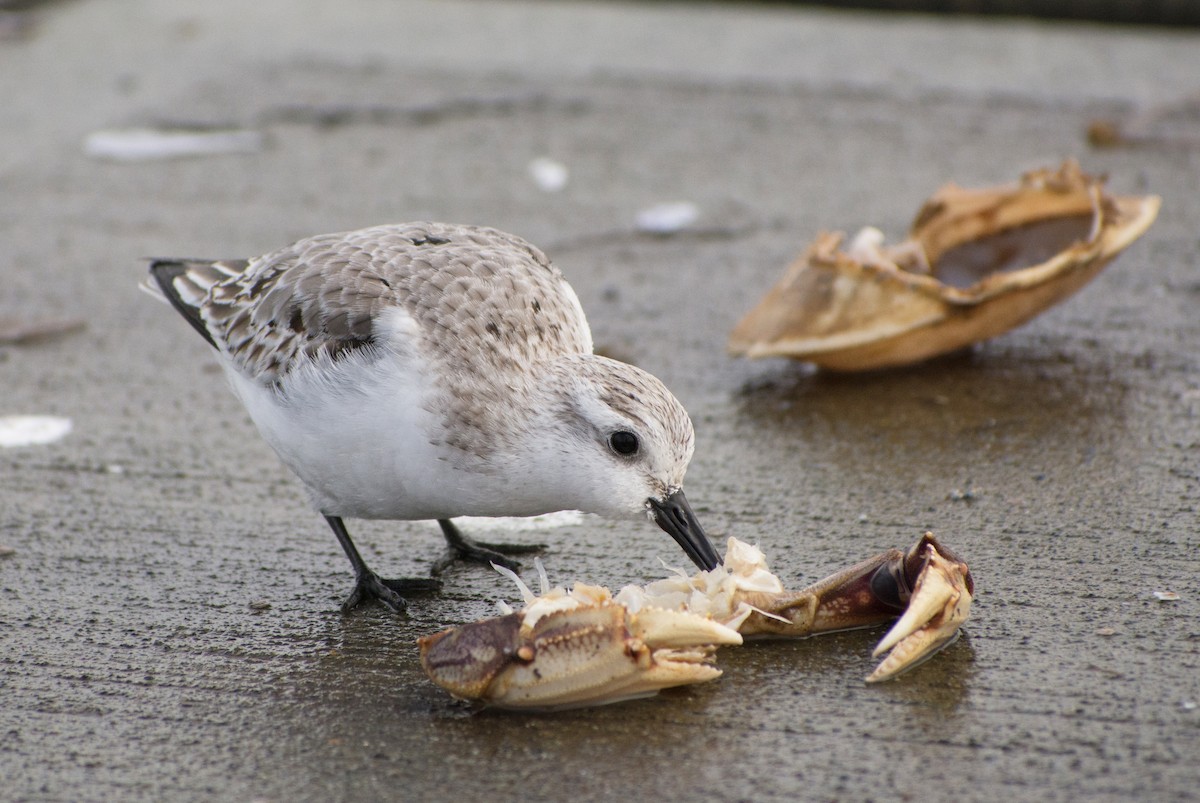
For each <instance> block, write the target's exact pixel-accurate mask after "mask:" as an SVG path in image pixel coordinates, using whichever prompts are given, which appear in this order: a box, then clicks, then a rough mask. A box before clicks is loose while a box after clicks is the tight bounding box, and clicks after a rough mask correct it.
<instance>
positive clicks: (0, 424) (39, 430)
mask: <svg viewBox="0 0 1200 803" xmlns="http://www.w3.org/2000/svg"><path fill="white" fill-rule="evenodd" d="M70 431H71V419H69V418H60V417H58V416H53V415H5V416H0V446H38V445H42V444H46V443H54V442H55V441H57V440H61V439H62V438H64V437H66V435H67V433H68V432H70Z"/></svg>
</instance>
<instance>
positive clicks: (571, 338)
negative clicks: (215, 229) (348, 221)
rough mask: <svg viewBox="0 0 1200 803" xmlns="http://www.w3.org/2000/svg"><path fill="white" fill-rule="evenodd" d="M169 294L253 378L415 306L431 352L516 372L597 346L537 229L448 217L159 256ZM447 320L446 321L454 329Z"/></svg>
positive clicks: (323, 351)
mask: <svg viewBox="0 0 1200 803" xmlns="http://www.w3.org/2000/svg"><path fill="white" fill-rule="evenodd" d="M151 272H152V274H153V275H154V277H155V279H156V280H157V282H158V285H159V288H160V289H161V290H162V291H163V294H164V295H165V296H166V297H167V299H168V300H169V301H170V302H171V303H172V305H174V306H175V307H176V309H178V310H179V311H180V312H181V313H183V314H184V316H185V317H186V318H187V319H188V321H189V322H190V323H192V325H193V326H194V327H195V328H196V329H197V330H198V331H200V332H201V334H204V335H205V337H206V338H208V340H209V342H210V343H213V345H215V346H216V347H217V348H218V349H219V350H220V351H222V352H223V353H225V354H226V355H227V356H228V357H229V358H230V359H231V360H232V361H233V363H234V364H235V365H236V366H237V368H238V369H239V370H240V371H241V372H242V373H243V374H244V375H245V376H247V377H248V378H252V379H254V380H256V381H258V382H261V383H262V384H264V385H271V384H276V383H278V382H279V381H280V380H281V379H282V378H283V377H284V376H286V375H287V374H288V372H289V371H291V370H292V369H294V368H295V367H296V366H297V365H298V364H300V362H301V361H302V360H303V358H308V359H314V358H318V357H325V358H329V359H332V360H336V359H338V358H339V357H341V356H343V355H344V354H346V353H347V352H352V351H356V350H359V349H361V348H363V347H367V346H371V345H375V344H381V342H382V341H384V340H386V338H388V337H389V336H394V335H395V334H396V330H395V327H394V326H393V327H392V328H391V329H389V328H388V321H386V320H385V318H386V316H385V315H384V313H385V312H388V311H389V310H393V309H395V310H401V311H403V312H404V313H405V314H406V315H407V316H408V317H409V318H410V319H411V320H412V321H413V322H414V323H415V324H416V327H414V328H413V331H415V332H416V333H419V334H417V337H418V339H419V342H417V343H407V344H404V346H405V348H408V349H411V348H413V347H414V346H415V348H416V349H417V350H418V351H419V353H421V354H422V356H423V357H424V358H425V359H429V360H432V361H434V362H438V361H442V362H449V363H453V364H455V365H456V367H457V368H459V369H460V370H466V371H467V372H472V371H475V370H478V369H482V368H484V367H485V366H487V367H489V368H490V369H491V370H497V369H498V370H499V371H500V372H502V373H503V372H504V371H505V370H506V369H514V368H517V367H519V366H520V365H524V364H528V363H530V362H535V361H537V360H539V359H545V358H549V357H554V356H558V355H564V354H578V353H590V352H591V350H592V342H591V335H590V333H589V331H588V328H587V323H586V321H585V319H584V316H583V312H582V310H581V309H580V307H579V303H578V300H577V299H576V298H575V294H574V292H573V291H571V289H570V287H569V286H568V285H567V284H566V282H565V280H564V279H563V277H562V274H561V273H560V272H559V271H558V269H557V268H555V267H554V266H553V265H552V264H551V263H550V261H549V259H547V258H546V256H545V254H543V253H542V252H541V251H540V250H539V249H537V248H536V247H534V246H533V245H531V244H529V243H528V242H526V241H525V240H523V239H521V238H519V237H515V236H513V235H510V234H506V233H504V232H501V231H497V230H495V229H490V228H481V227H472V226H462V225H451V224H442V223H409V224H398V225H390V226H376V227H373V228H368V229H361V230H358V231H351V232H343V233H337V234H325V235H318V236H316V237H309V238H305V239H303V240H299V241H297V242H296V243H294V244H292V245H290V246H288V247H286V248H282V249H280V250H278V251H274V252H272V253H270V254H266V255H265V256H262V257H258V258H256V259H251V260H246V261H240V260H239V261H215V262H199V261H192V260H158V261H156V262H155V263H154V264H153V265H152V266H151ZM443 330H444V331H443Z"/></svg>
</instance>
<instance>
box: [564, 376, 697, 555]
mask: <svg viewBox="0 0 1200 803" xmlns="http://www.w3.org/2000/svg"><path fill="white" fill-rule="evenodd" d="M569 362H570V363H571V365H570V366H569V368H568V367H567V366H563V368H564V369H565V370H557V371H553V372H552V374H553V376H552V377H551V378H550V381H549V384H548V385H547V386H546V387H547V392H548V394H549V396H550V397H551V399H552V402H551V404H550V405H549V407H548V408H547V409H548V411H549V415H550V416H551V424H550V426H551V428H552V429H553V430H554V433H555V435H554V438H553V439H552V440H553V441H555V442H556V443H557V447H556V448H557V449H558V450H559V453H558V455H557V456H556V460H555V462H557V463H558V464H559V465H560V466H562V471H564V472H569V473H570V474H571V475H573V476H571V477H561V478H560V479H561V480H562V481H563V482H564V484H565V485H566V486H568V487H569V488H570V489H571V492H572V493H573V494H574V495H575V496H576V497H577V499H576V500H575V501H576V502H577V506H578V507H579V509H580V510H584V511H586V512H589V513H599V514H601V515H605V516H609V517H614V518H628V517H639V516H649V518H650V519H651V520H653V521H654V522H655V523H657V524H658V526H660V527H661V528H662V529H663V530H665V531H666V532H667V533H668V534H670V536H671V537H672V538H674V539H675V540H676V541H677V542H678V543H679V545H680V546H681V547H683V550H684V552H686V553H687V555H688V557H690V558H691V559H692V561H693V562H695V563H696V565H697V566H699V567H700V568H702V569H712V568H714V567H715V566H716V565H717V564H718V563H719V562H720V560H719V558H718V556H717V552H716V550H715V549H714V548H713V546H712V543H711V542H710V541H709V539H708V536H707V535H705V533H704V529H703V528H702V527H701V526H700V523H699V522H698V521H697V520H696V517H695V515H694V514H693V513H692V509H691V507H690V506H689V504H688V501H687V497H685V496H684V495H683V476H684V473H685V472H686V471H687V467H688V463H689V462H690V461H691V459H692V449H693V446H694V442H695V433H694V431H693V429H692V421H691V419H690V418H689V417H688V414H687V411H686V410H684V409H683V405H682V404H680V403H679V400H678V399H676V398H675V396H674V395H672V394H671V392H670V391H669V390H667V388H666V386H665V385H663V383H662V382H660V381H659V380H658V379H657V378H655V377H654V376H652V375H650V374H648V373H647V372H645V371H643V370H641V369H640V368H637V367H635V366H632V365H628V364H626V363H622V362H618V361H616V360H611V359H608V358H606V357H600V356H595V355H579V356H576V357H572V358H570V360H569Z"/></svg>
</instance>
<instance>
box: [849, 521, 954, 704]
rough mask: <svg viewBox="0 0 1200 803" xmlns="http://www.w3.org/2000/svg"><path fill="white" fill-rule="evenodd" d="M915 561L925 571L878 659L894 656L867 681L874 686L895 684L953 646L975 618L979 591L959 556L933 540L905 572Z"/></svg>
mask: <svg viewBox="0 0 1200 803" xmlns="http://www.w3.org/2000/svg"><path fill="white" fill-rule="evenodd" d="M939 548H940V549H941V551H939ZM942 552H946V553H947V555H950V557H949V558H948V557H946V556H945V555H943V554H942ZM914 558H916V559H918V560H919V561H921V563H923V566H921V568H920V569H919V574H918V575H917V578H916V582H915V583H914V585H913V589H912V596H911V598H910V599H909V602H908V607H907V608H906V609H905V611H904V614H903V615H902V616H901V617H900V618H899V619H898V620H896V624H895V625H893V626H892V629H891V630H889V631H888V633H887V635H886V636H884V637H883V640H882V641H880V642H879V644H878V645H877V646H876V647H875V650H874V652H873V653H872V654H873V655H874V656H875V657H879V656H880V655H883V654H884V653H885V652H888V650H891V652H890V653H888V655H887V657H886V658H884V659H883V661H882V662H881V663H880V664H879V666H877V667H876V668H875V671H874V672H872V673H871V674H870V675H868V676H867V682H868V683H877V682H879V681H882V680H889V679H891V678H894V677H896V676H897V675H900V674H902V673H903V672H907V671H908V670H909V669H912V668H913V667H914V666H917V665H918V664H920V663H922V662H924V661H926V660H928V659H929V658H930V657H932V656H933V655H935V654H936V653H938V652H940V651H941V650H943V649H945V648H946V647H948V646H949V645H950V644H953V643H954V641H955V640H956V639H957V638H958V634H959V628H960V627H961V626H962V623H963V622H965V621H966V620H967V617H968V616H969V615H970V612H971V591H972V588H973V585H972V582H971V575H970V571H969V570H968V569H967V565H966V564H965V563H962V562H961V561H958V560H956V559H952V558H953V555H952V554H951V553H949V551H948V550H946V549H945V548H944V547H942V546H941V544H939V543H938V542H937V541H936V540H935V539H934V538H933V536H932V535H930V534H926V535H925V537H924V538H922V539H921V541H920V542H918V543H917V546H916V547H914V548H913V550H912V551H910V552H909V554H908V556H907V557H906V559H905V561H904V564H905V566H907V565H908V564H909V563H910V562H912V561H913V559H914ZM918 565H919V564H918Z"/></svg>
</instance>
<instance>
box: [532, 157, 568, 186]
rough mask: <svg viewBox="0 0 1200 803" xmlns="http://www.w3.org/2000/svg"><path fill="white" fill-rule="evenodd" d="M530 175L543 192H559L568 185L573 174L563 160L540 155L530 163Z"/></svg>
mask: <svg viewBox="0 0 1200 803" xmlns="http://www.w3.org/2000/svg"><path fill="white" fill-rule="evenodd" d="M529 175H530V176H531V177H532V178H533V183H534V184H536V185H537V186H538V189H539V190H541V191H542V192H559V191H560V190H562V189H563V188H564V187H566V186H567V180H568V179H569V178H570V175H571V174H570V172H569V171H568V170H567V166H566V165H564V164H563V163H562V162H556V161H554V160H553V159H551V158H549V157H546V156H539V157H538V158H536V159H534V160H533V161H532V162H530V163H529Z"/></svg>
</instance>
